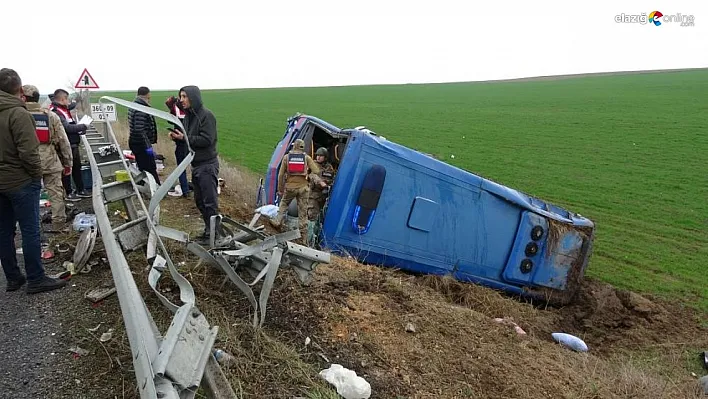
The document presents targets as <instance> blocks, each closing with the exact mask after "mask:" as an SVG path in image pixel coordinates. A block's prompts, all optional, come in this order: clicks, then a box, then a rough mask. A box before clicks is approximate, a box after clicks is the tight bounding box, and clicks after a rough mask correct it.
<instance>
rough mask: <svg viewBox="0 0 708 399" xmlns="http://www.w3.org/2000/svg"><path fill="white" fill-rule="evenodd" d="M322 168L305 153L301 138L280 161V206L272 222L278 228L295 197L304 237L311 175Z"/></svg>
mask: <svg viewBox="0 0 708 399" xmlns="http://www.w3.org/2000/svg"><path fill="white" fill-rule="evenodd" d="M319 172H320V169H319V167H318V166H317V164H316V163H315V161H313V160H312V158H311V157H310V156H309V155H307V154H305V142H304V141H302V140H301V139H297V140H295V142H294V143H293V148H292V150H290V152H288V153H287V154H286V155H285V156H284V157H283V160H282V161H281V163H280V171H279V172H278V195H279V196H280V208H279V209H278V215H277V216H276V217H275V220H273V221H271V222H270V223H271V224H272V225H273V226H274V227H276V228H282V219H283V216H284V215H285V212H286V211H287V209H288V205H289V204H290V202H291V201H292V200H293V199H297V207H298V212H297V216H298V219H299V227H300V234H301V235H302V238H303V239H304V238H306V237H305V233H306V230H305V228H306V225H307V224H306V221H307V203H308V197H309V195H310V185H309V182H308V180H309V176H310V175H311V174H312V173H315V174H317V173H319Z"/></svg>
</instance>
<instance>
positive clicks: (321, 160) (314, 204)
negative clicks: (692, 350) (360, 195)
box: [307, 147, 336, 246]
mask: <svg viewBox="0 0 708 399" xmlns="http://www.w3.org/2000/svg"><path fill="white" fill-rule="evenodd" d="M328 157H329V152H328V151H327V149H326V148H325V147H320V148H318V149H317V152H315V161H316V162H317V165H318V166H319V168H320V172H319V173H310V199H309V201H308V204H307V219H308V222H307V237H308V242H307V245H310V246H312V244H313V243H314V241H315V237H317V235H318V234H319V225H320V223H321V220H319V218H320V213H321V212H322V208H324V205H325V201H326V200H327V196H328V195H329V190H330V188H331V186H332V183H333V182H334V175H335V173H336V171H335V170H334V166H332V164H331V163H330V162H329V161H328V160H327V158H328Z"/></svg>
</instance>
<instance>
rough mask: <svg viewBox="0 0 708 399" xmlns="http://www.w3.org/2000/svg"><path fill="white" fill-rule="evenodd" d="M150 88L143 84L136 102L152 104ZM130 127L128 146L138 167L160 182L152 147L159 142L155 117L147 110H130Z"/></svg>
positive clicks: (145, 104)
mask: <svg viewBox="0 0 708 399" xmlns="http://www.w3.org/2000/svg"><path fill="white" fill-rule="evenodd" d="M151 97H152V96H151V94H150V89H148V88H147V87H145V86H143V87H140V88H139V89H138V96H137V97H136V98H135V102H136V103H138V104H140V105H144V106H146V107H149V106H150V99H151ZM128 127H129V128H130V137H129V138H128V146H129V147H130V150H131V151H133V155H134V156H135V162H136V163H137V164H138V169H140V170H142V171H145V172H148V173H150V174H151V175H152V176H153V177H154V178H155V182H156V183H157V184H158V185H159V184H160V176H158V174H157V165H156V164H155V151H154V149H153V147H152V145H153V144H155V143H157V124H156V123H155V118H154V117H153V116H152V115H150V114H146V113H145V112H140V111H136V110H134V109H129V110H128Z"/></svg>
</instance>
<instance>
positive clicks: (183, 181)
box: [175, 145, 189, 195]
mask: <svg viewBox="0 0 708 399" xmlns="http://www.w3.org/2000/svg"><path fill="white" fill-rule="evenodd" d="M175 158H176V159H177V164H180V163H182V161H184V159H185V158H187V146H186V145H178V146H177V147H176V148H175ZM179 186H180V188H181V189H182V195H185V194H187V193H189V182H188V181H187V171H184V172H182V174H181V175H179Z"/></svg>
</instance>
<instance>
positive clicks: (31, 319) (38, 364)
mask: <svg viewBox="0 0 708 399" xmlns="http://www.w3.org/2000/svg"><path fill="white" fill-rule="evenodd" d="M18 261H20V262H21V261H22V255H18ZM21 268H22V269H23V270H24V268H23V267H22V266H21ZM5 287H6V281H5V275H4V274H1V275H0V304H1V305H0V396H1V397H7V398H18V399H19V398H43V397H48V396H50V395H49V393H50V392H52V389H53V386H54V385H55V383H56V382H57V381H63V380H64V379H65V377H66V376H65V371H64V370H65V368H66V367H65V364H63V363H65V361H66V359H65V358H66V354H67V352H68V349H67V346H66V342H65V340H66V337H67V332H66V331H65V329H64V325H63V323H62V318H63V312H62V307H63V305H64V304H65V302H66V299H67V298H68V296H69V295H68V294H69V293H70V291H71V284H69V286H68V287H64V288H63V289H61V290H57V291H53V292H47V293H41V294H35V295H27V293H26V292H25V288H26V287H27V285H25V286H24V287H22V288H21V289H20V290H18V291H15V292H6V291H5Z"/></svg>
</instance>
